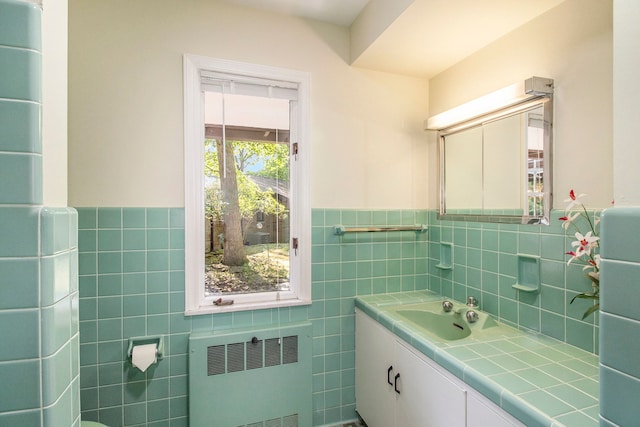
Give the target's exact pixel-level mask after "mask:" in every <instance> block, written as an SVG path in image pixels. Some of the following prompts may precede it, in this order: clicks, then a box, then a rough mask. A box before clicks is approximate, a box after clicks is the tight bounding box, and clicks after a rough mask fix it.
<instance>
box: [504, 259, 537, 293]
mask: <svg viewBox="0 0 640 427" xmlns="http://www.w3.org/2000/svg"><path fill="white" fill-rule="evenodd" d="M511 287H512V288H514V289H516V290H518V291H521V292H528V293H538V292H540V257H539V256H533V255H523V254H518V279H517V282H516V283H515V284H514V285H512V286H511Z"/></svg>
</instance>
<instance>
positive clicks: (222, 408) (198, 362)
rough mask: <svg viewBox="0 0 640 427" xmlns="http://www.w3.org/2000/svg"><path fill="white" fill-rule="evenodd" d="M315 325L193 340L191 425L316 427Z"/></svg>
mask: <svg viewBox="0 0 640 427" xmlns="http://www.w3.org/2000/svg"><path fill="white" fill-rule="evenodd" d="M312 335H313V327H312V325H311V322H308V321H305V322H295V323H286V324H284V323H279V324H275V325H264V326H261V327H260V326H253V327H245V328H238V329H223V330H217V331H196V332H192V333H191V335H190V336H189V381H188V382H189V426H190V427H211V426H212V425H215V426H216V427H308V426H311V425H313V408H312V406H313V404H312V390H313V382H312V363H311V361H312V354H311V351H312V348H313V344H312V338H311V337H312Z"/></svg>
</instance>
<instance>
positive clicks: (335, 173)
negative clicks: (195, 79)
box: [69, 0, 428, 209]
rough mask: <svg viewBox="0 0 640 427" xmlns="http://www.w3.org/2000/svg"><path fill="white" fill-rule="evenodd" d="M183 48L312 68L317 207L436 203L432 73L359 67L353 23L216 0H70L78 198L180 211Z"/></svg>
mask: <svg viewBox="0 0 640 427" xmlns="http://www.w3.org/2000/svg"><path fill="white" fill-rule="evenodd" d="M183 53H191V54H197V55H205V56H211V57H218V58H224V59H232V60H237V61H245V62H253V63H258V64H264V65H272V66H278V67H286V68H292V69H299V70H304V71H309V72H311V78H312V87H311V97H312V102H311V121H312V123H311V136H312V141H311V142H312V150H313V151H312V179H311V203H312V207H326V208H331V207H340V208H394V209H397V208H425V207H426V203H427V202H426V194H427V188H428V182H427V179H428V176H427V171H426V156H427V150H426V140H427V138H426V135H425V133H424V132H423V130H422V120H423V119H424V118H425V117H426V116H427V97H428V83H427V82H426V80H421V79H415V78H408V77H401V76H395V75H388V74H382V73H376V72H370V71H364V70H360V69H356V68H352V67H349V65H348V60H349V31H348V30H347V29H346V28H343V27H339V26H334V25H329V24H322V23H318V22H313V21H306V20H303V19H300V18H293V17H286V16H280V15H276V14H271V13H269V12H264V11H256V10H252V9H248V8H243V7H240V6H235V5H230V4H226V3H223V2H218V1H214V0H190V1H188V2H185V1H182V0H163V1H160V2H159V1H157V0H136V1H134V2H132V1H130V0H70V1H69V81H70V87H69V205H70V206H167V207H179V206H183V203H184V201H183V199H184V196H183V182H184V179H183V141H182V132H183V129H182V109H183V107H182V106H183V99H182V55H183Z"/></svg>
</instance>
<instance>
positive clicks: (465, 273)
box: [78, 208, 598, 427]
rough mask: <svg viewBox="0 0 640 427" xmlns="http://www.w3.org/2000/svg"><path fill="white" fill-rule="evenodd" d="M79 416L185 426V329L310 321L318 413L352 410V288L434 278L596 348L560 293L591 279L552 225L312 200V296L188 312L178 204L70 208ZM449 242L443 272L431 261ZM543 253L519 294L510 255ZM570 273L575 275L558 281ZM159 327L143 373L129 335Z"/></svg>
mask: <svg viewBox="0 0 640 427" xmlns="http://www.w3.org/2000/svg"><path fill="white" fill-rule="evenodd" d="M78 214H79V218H78V223H79V232H78V233H79V234H78V241H79V252H80V253H79V268H80V277H79V282H80V342H81V344H80V348H81V350H80V353H81V356H80V360H81V377H80V378H81V383H82V389H81V395H82V413H83V418H85V419H91V420H96V421H100V422H103V423H106V424H108V425H110V426H114V427H115V426H120V425H122V426H133V425H145V423H146V425H167V423H168V425H171V426H176V425H177V426H181V425H186V424H187V422H188V420H187V402H188V396H187V376H188V366H187V339H188V336H189V334H190V333H191V332H192V331H203V330H216V329H227V328H231V327H240V326H252V325H265V324H273V323H277V322H278V321H287V320H310V321H311V322H312V324H313V360H312V364H313V411H314V425H317V426H320V425H332V424H337V423H339V422H341V421H346V420H352V419H354V418H355V412H354V411H355V397H354V396H355V391H354V390H355V389H354V368H355V366H354V362H355V355H354V341H355V339H354V326H355V325H354V298H355V297H356V296H358V295H371V294H383V293H391V292H398V291H406V290H417V289H427V288H429V287H430V288H431V289H433V290H435V291H438V292H443V293H444V294H446V295H449V296H451V297H453V298H455V299H459V300H464V299H465V297H466V296H467V295H475V296H477V297H478V298H479V299H480V303H481V305H482V308H483V309H484V310H486V311H489V312H492V313H493V314H495V315H496V316H498V317H500V318H501V319H502V320H504V321H505V322H508V323H511V324H515V325H520V326H524V327H527V328H530V329H533V330H537V331H541V332H543V333H545V334H547V335H550V336H552V337H555V338H558V339H560V340H563V341H566V342H568V343H570V344H573V345H576V346H578V347H582V348H585V349H587V350H589V351H592V352H597V350H598V347H597V340H596V338H595V337H596V336H597V332H598V325H597V323H595V320H594V319H593V318H591V319H588V320H587V321H582V320H580V318H581V316H582V312H583V311H584V307H583V306H579V307H573V306H572V305H570V304H569V300H570V299H571V297H572V296H573V295H575V294H576V293H577V292H580V291H583V290H585V289H584V288H583V286H589V282H588V280H587V279H585V278H583V277H582V271H581V269H580V268H579V267H577V268H576V271H574V269H573V268H572V266H569V267H567V265H566V259H565V255H564V252H565V251H566V247H567V246H566V245H569V241H570V239H569V238H568V237H566V236H565V235H564V234H565V233H564V230H563V229H562V228H561V227H560V221H558V220H557V217H558V216H559V215H560V213H554V218H555V221H557V222H556V223H554V225H552V226H548V227H541V226H523V225H493V224H480V223H464V222H446V221H439V220H437V219H436V214H435V212H428V211H414V210H386V211H385V210H379V211H378V210H373V211H369V210H351V209H342V210H341V209H313V211H312V297H313V303H312V305H311V306H308V307H295V308H281V309H267V310H255V311H246V312H236V313H226V314H219V315H202V316H193V317H185V316H184V315H183V311H184V211H183V209H180V208H78ZM337 224H342V225H345V226H355V225H399V224H405V225H409V224H428V225H429V230H428V232H427V233H416V232H393V233H354V234H346V235H344V236H336V235H335V234H334V232H333V230H334V226H335V225H337ZM440 241H448V242H451V243H452V251H453V265H452V269H451V270H441V269H437V268H435V264H437V263H438V262H439V259H438V258H439V254H440V250H439V242H440ZM518 253H524V254H527V255H531V256H539V257H540V262H541V273H542V274H541V282H542V291H541V293H540V294H536V295H528V294H525V295H519V294H518V293H516V291H515V290H514V289H513V288H512V287H511V285H512V284H514V283H515V281H516V275H517V264H516V260H517V254H518ZM565 279H566V280H568V281H569V282H570V283H569V285H567V286H565V285H564V283H565ZM147 334H163V335H166V336H167V338H168V344H169V345H168V350H167V356H166V357H165V359H163V360H162V361H161V362H160V363H159V364H157V365H154V366H153V367H152V368H151V369H150V370H149V371H148V372H147V373H144V374H142V373H140V372H138V371H136V370H134V369H132V368H131V365H130V364H128V363H127V362H125V350H126V345H127V338H128V337H131V336H139V335H147Z"/></svg>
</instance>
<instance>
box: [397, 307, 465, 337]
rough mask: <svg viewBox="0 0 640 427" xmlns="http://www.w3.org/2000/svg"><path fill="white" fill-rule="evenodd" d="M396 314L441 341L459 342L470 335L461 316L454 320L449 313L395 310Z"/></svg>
mask: <svg viewBox="0 0 640 427" xmlns="http://www.w3.org/2000/svg"><path fill="white" fill-rule="evenodd" d="M396 313H398V314H399V315H400V316H401V317H403V318H405V319H407V320H408V321H409V322H411V323H414V324H416V325H418V326H420V327H421V328H424V329H426V330H428V331H429V332H432V333H433V334H435V335H437V336H438V337H440V338H442V339H443V340H447V341H453V340H459V339H462V338H466V337H468V336H469V335H471V328H469V327H468V325H467V323H466V322H465V321H464V320H462V317H461V316H456V317H455V318H454V317H453V316H451V315H449V313H432V312H430V311H424V310H397V311H396Z"/></svg>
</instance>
